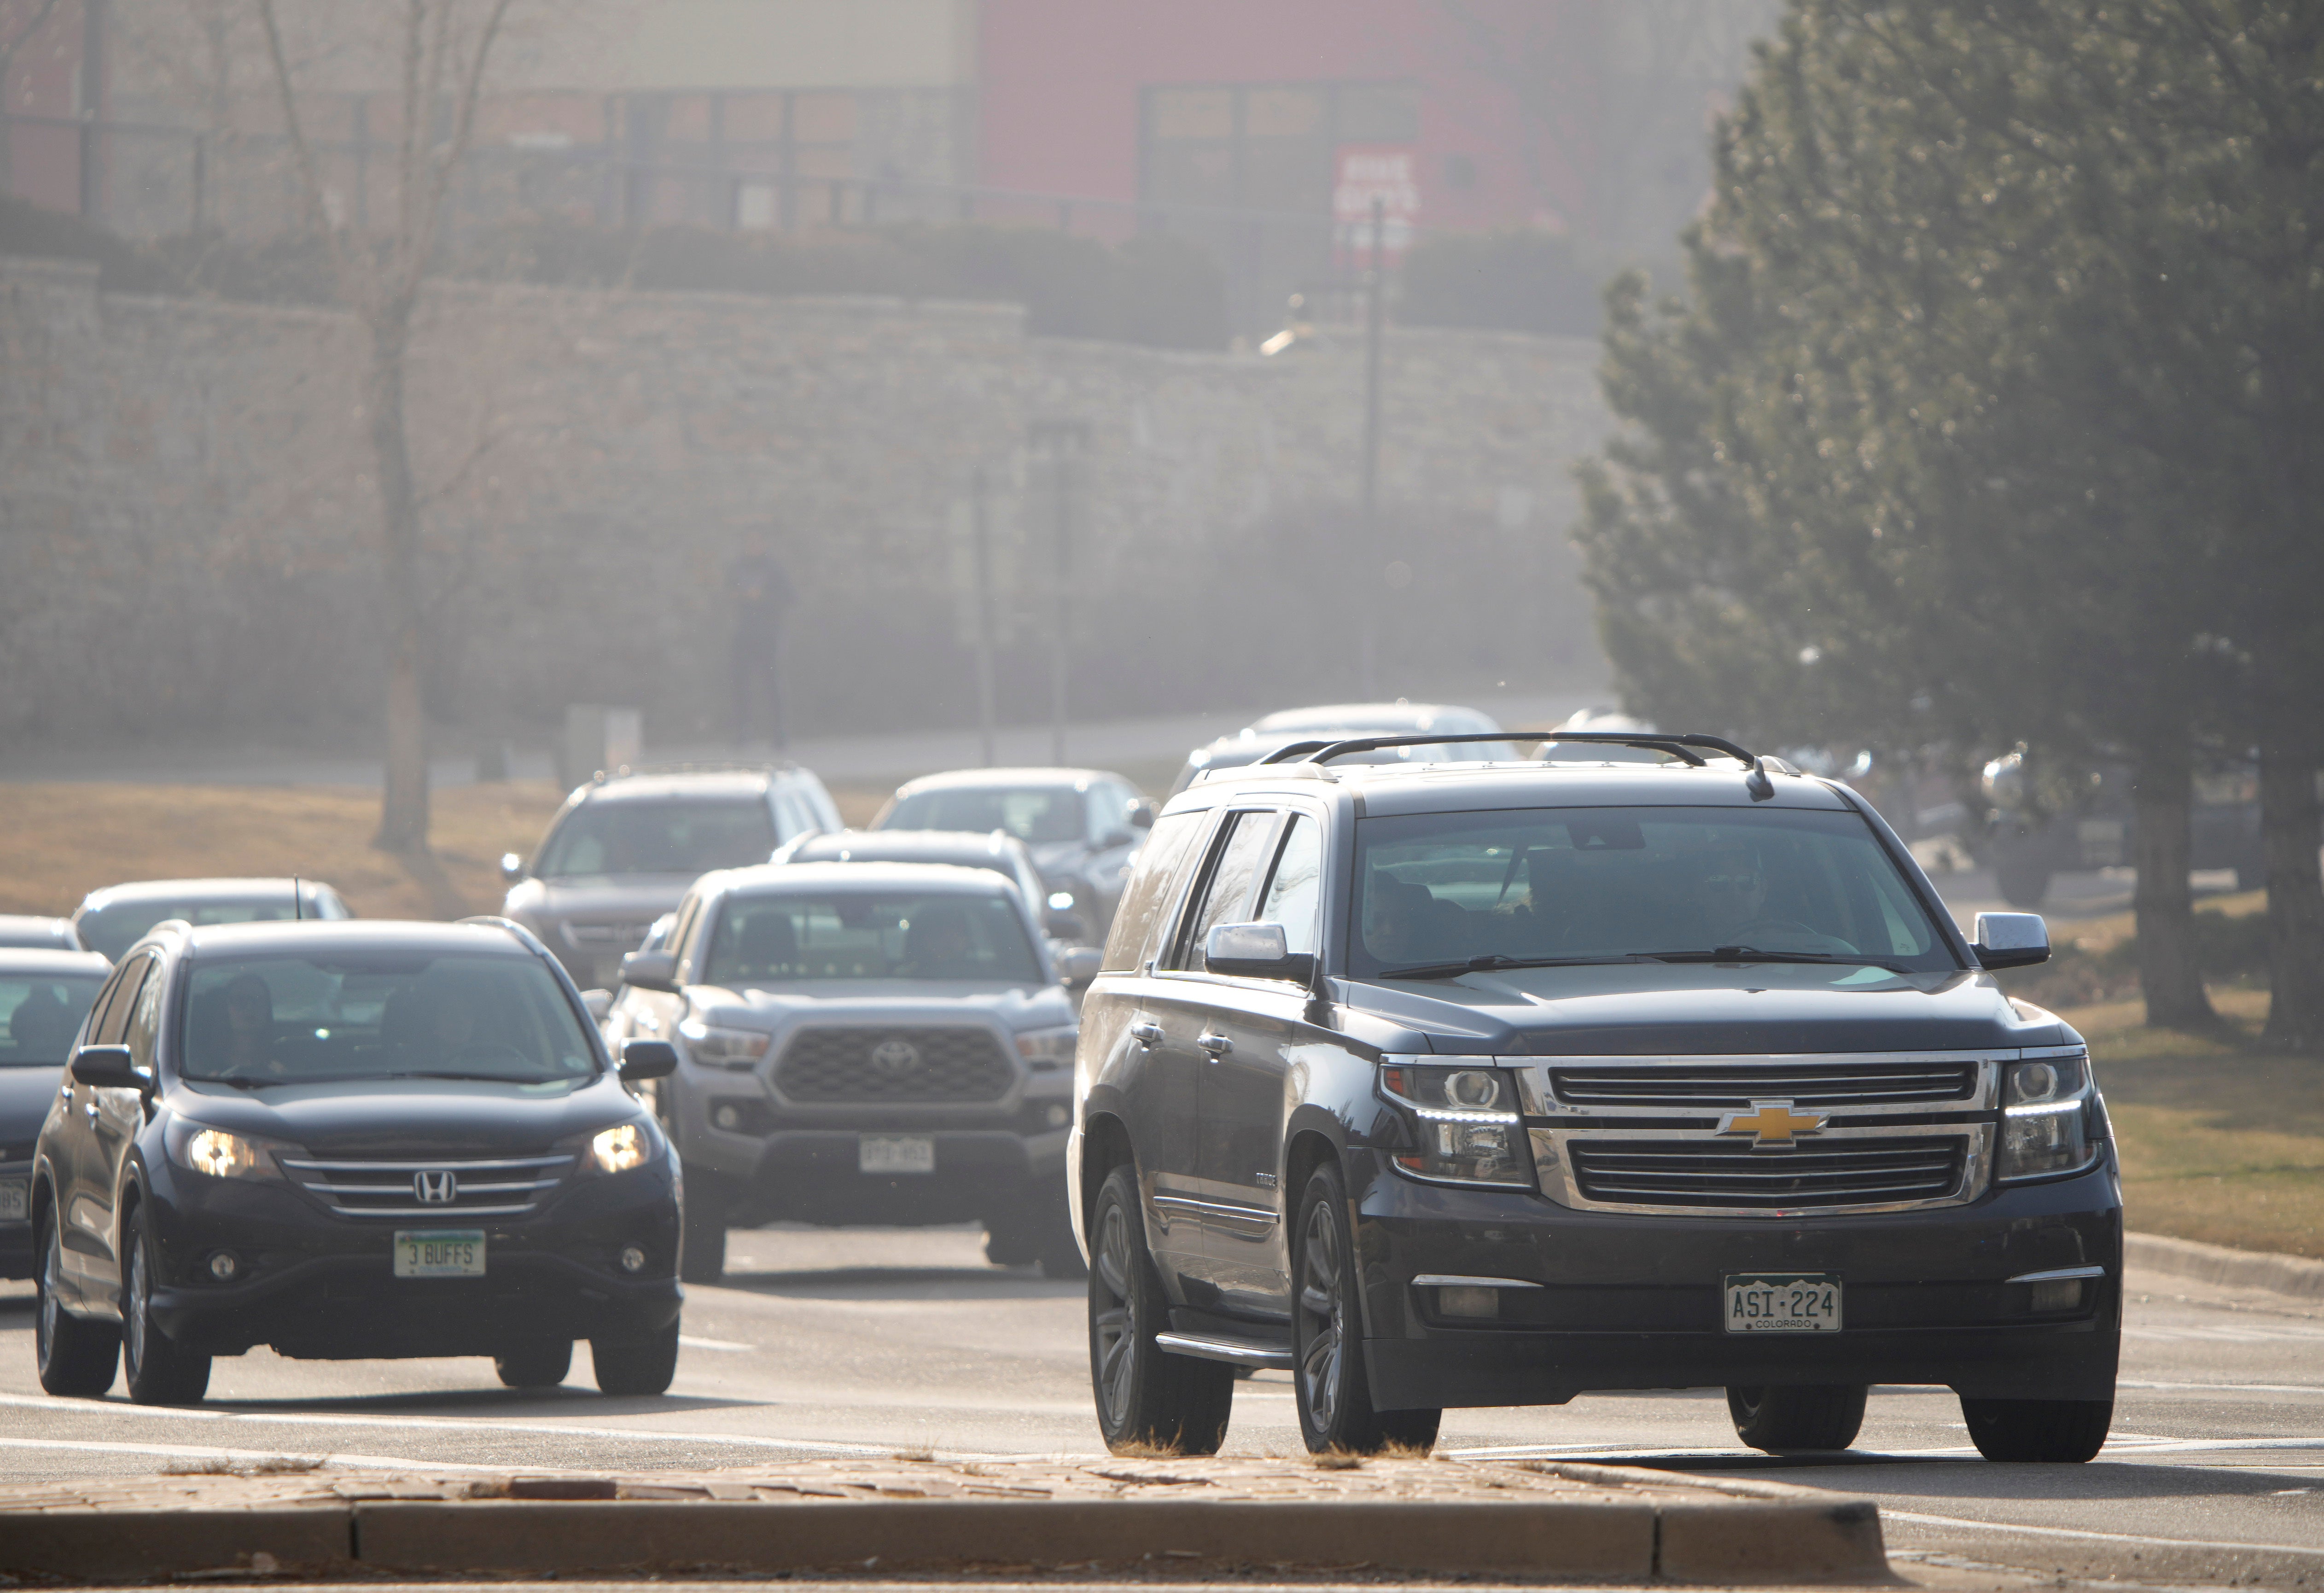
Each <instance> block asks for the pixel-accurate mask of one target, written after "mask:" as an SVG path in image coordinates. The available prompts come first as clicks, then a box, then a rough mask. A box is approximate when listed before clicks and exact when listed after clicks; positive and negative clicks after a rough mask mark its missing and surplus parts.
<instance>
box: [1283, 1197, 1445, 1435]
mask: <svg viewBox="0 0 2324 1593" xmlns="http://www.w3.org/2000/svg"><path fill="white" fill-rule="evenodd" d="M1355 1253H1356V1248H1355V1243H1354V1238H1353V1236H1352V1235H1351V1232H1350V1231H1349V1227H1348V1190H1347V1185H1346V1184H1345V1183H1343V1182H1342V1180H1341V1177H1340V1169H1339V1168H1338V1167H1337V1166H1335V1165H1333V1164H1331V1163H1329V1162H1326V1163H1325V1164H1324V1165H1323V1166H1321V1167H1318V1168H1316V1169H1315V1171H1314V1174H1313V1175H1312V1176H1310V1177H1309V1178H1308V1180H1307V1187H1306V1188H1305V1190H1304V1191H1302V1192H1301V1193H1300V1197H1299V1218H1298V1221H1297V1223H1296V1225H1295V1226H1294V1227H1293V1229H1292V1230H1291V1285H1292V1288H1293V1290H1294V1295H1293V1299H1292V1309H1291V1349H1292V1367H1291V1380H1292V1383H1293V1386H1294V1389H1295V1396H1296V1404H1297V1405H1298V1407H1299V1436H1300V1437H1301V1438H1302V1439H1304V1440H1305V1441H1306V1444H1307V1448H1308V1449H1309V1450H1311V1451H1312V1452H1314V1453H1315V1454H1319V1455H1320V1454H1325V1453H1330V1452H1333V1451H1335V1450H1336V1451H1340V1452H1342V1453H1346V1454H1355V1455H1372V1454H1378V1453H1379V1451H1380V1450H1384V1449H1387V1448H1388V1447H1389V1446H1390V1445H1394V1446H1396V1447H1397V1448H1401V1449H1416V1450H1426V1449H1428V1448H1429V1447H1430V1446H1431V1445H1433V1444H1434V1443H1435V1441H1436V1429H1437V1427H1438V1425H1439V1424H1440V1423H1442V1422H1443V1418H1444V1413H1443V1411H1431V1410H1417V1411H1376V1410H1374V1409H1373V1408H1372V1391H1371V1382H1370V1379H1369V1377H1367V1376H1366V1375H1365V1372H1364V1329H1363V1321H1364V1318H1363V1307H1362V1303H1361V1302H1360V1301H1359V1300H1358V1299H1357V1297H1356V1289H1357V1277H1356V1269H1355V1266H1354V1264H1353V1263H1354V1257H1355Z"/></svg>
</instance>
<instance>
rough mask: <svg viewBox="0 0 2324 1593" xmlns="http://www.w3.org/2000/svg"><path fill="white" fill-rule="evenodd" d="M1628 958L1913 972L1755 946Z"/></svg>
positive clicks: (1858, 956) (1875, 960) (1849, 957)
mask: <svg viewBox="0 0 2324 1593" xmlns="http://www.w3.org/2000/svg"><path fill="white" fill-rule="evenodd" d="M1630 955H1632V956H1633V957H1638V958H1642V959H1644V960H1645V961H1646V962H1826V963H1840V964H1845V965H1847V966H1849V967H1864V968H1886V969H1887V970H1888V971H1890V972H1892V973H1912V972H1914V971H1915V970H1914V968H1913V967H1912V966H1911V965H1910V964H1908V963H1904V962H1897V961H1895V959H1894V958H1891V957H1867V956H1865V955H1863V954H1862V953H1856V952H1846V953H1840V952H1763V951H1761V950H1760V949H1759V948H1758V947H1757V946H1718V947H1714V948H1713V949H1712V950H1711V951H1708V952H1633V953H1630Z"/></svg>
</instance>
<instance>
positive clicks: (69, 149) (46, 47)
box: [0, 0, 103, 210]
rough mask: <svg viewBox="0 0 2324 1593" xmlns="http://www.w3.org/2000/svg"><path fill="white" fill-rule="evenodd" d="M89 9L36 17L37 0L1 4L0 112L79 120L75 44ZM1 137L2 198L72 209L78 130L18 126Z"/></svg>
mask: <svg viewBox="0 0 2324 1593" xmlns="http://www.w3.org/2000/svg"><path fill="white" fill-rule="evenodd" d="M89 4H90V0H64V3H63V4H60V5H57V6H55V7H54V8H53V9H51V10H50V11H49V13H48V14H47V15H46V16H45V17H43V16H42V14H41V13H42V5H41V0H0V52H5V54H6V57H7V61H6V67H5V71H0V111H5V112H6V113H7V114H8V115H11V116H14V117H31V116H39V117H55V118H59V119H69V118H71V117H73V116H76V115H79V114H80V109H81V105H80V97H81V45H82V41H83V39H84V37H85V33H86V28H87V23H86V22H85V8H86V7H87V6H88V5H89ZM102 99H103V92H102V88H101V87H100V90H99V100H100V103H101V102H102ZM100 114H101V113H100ZM5 136H6V140H7V172H6V174H5V184H0V186H5V191H7V192H9V193H12V194H14V195H17V196H18V197H20V198H28V199H32V200H33V201H35V202H36V203H39V204H42V205H46V206H49V207H51V208H54V209H58V210H73V209H78V207H79V205H80V147H81V140H80V134H79V132H78V129H75V128H72V127H58V126H50V125H42V124H34V123H28V122H23V121H17V122H14V123H12V124H10V125H9V126H8V128H7V129H6V134H5Z"/></svg>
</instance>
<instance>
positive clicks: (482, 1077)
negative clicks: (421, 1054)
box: [357, 1073, 552, 1084]
mask: <svg viewBox="0 0 2324 1593" xmlns="http://www.w3.org/2000/svg"><path fill="white" fill-rule="evenodd" d="M357 1076H359V1077H362V1078H366V1079H468V1080H473V1081H475V1082H478V1083H484V1084H545V1083H549V1082H552V1081H550V1080H547V1079H528V1078H523V1077H521V1076H520V1075H518V1074H516V1073H363V1074H359V1075H357Z"/></svg>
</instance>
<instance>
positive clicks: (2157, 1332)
mask: <svg viewBox="0 0 2324 1593" xmlns="http://www.w3.org/2000/svg"><path fill="white" fill-rule="evenodd" d="M2122 1336H2123V1337H2124V1338H2126V1339H2144V1340H2149V1341H2150V1342H2153V1343H2156V1344H2176V1343H2181V1342H2184V1341H2186V1340H2202V1341H2204V1342H2208V1343H2217V1344H2272V1343H2277V1342H2281V1341H2283V1340H2296V1341H2300V1342H2303V1343H2305V1342H2310V1341H2313V1340H2319V1339H2324V1328H2205V1327H2185V1328H2125V1329H2124V1330H2123V1331H2122Z"/></svg>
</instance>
